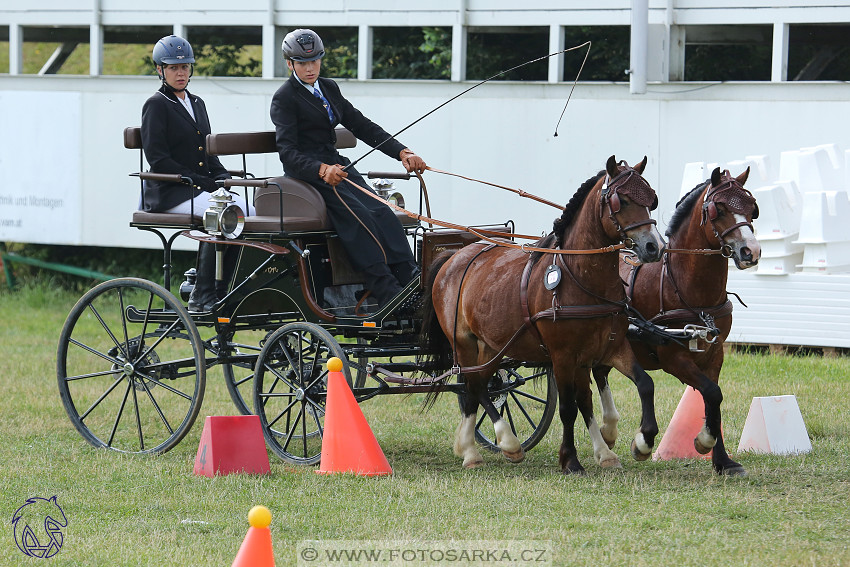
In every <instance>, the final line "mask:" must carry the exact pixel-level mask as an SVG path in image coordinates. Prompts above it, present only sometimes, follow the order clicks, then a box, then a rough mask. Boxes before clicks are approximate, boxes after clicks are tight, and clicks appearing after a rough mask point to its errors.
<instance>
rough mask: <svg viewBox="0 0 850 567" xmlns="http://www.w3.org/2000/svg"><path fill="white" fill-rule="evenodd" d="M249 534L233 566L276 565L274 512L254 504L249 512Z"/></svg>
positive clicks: (262, 566)
mask: <svg viewBox="0 0 850 567" xmlns="http://www.w3.org/2000/svg"><path fill="white" fill-rule="evenodd" d="M248 523H250V524H251V527H250V528H248V534H247V535H246V536H245V539H244V540H243V541H242V546H241V547H240V548H239V553H237V554H236V559H234V560H233V565H232V566H231V567H274V552H273V551H272V533H271V530H269V524H271V523H272V513H271V512H269V509H268V508H266V507H265V506H254V507H253V508H251V511H250V512H248Z"/></svg>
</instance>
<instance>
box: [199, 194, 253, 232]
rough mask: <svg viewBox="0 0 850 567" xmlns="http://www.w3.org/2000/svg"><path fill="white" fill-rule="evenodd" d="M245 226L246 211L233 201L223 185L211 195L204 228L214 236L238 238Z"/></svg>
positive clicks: (205, 213) (205, 212) (205, 214)
mask: <svg viewBox="0 0 850 567" xmlns="http://www.w3.org/2000/svg"><path fill="white" fill-rule="evenodd" d="M244 226H245V213H243V212H242V209H241V208H240V207H239V205H235V204H234V203H233V197H231V196H230V193H228V192H227V190H226V189H224V188H223V187H222V188H220V189H218V190H216V191H215V192H214V193H213V194H212V195H210V207H209V208H208V209H207V210H206V211H204V230H205V231H206V232H207V234H211V235H213V236H223V237H224V238H227V239H233V238H237V237H238V236H239V235H240V234H242V229H243V228H244Z"/></svg>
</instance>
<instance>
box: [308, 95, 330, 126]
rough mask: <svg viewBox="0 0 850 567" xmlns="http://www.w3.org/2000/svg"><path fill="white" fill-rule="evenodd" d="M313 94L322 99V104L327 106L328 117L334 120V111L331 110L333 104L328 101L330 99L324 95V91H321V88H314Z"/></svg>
mask: <svg viewBox="0 0 850 567" xmlns="http://www.w3.org/2000/svg"><path fill="white" fill-rule="evenodd" d="M313 96H314V97H316V98H317V99H319V100H320V101H322V106H324V107H325V110H327V111H328V118H329V119H330V121H331V122H333V121H334V111H333V110H331V104H330V103H329V102H328V99H326V98H325V97H323V96H322V93H320V92H319V89H313Z"/></svg>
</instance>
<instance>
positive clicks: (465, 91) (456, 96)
mask: <svg viewBox="0 0 850 567" xmlns="http://www.w3.org/2000/svg"><path fill="white" fill-rule="evenodd" d="M585 46H587V52H586V53H585V54H584V60H583V61H582V63H581V67H580V68H579V71H578V73H577V74H576V78H575V80H574V81H573V86H572V87H571V88H570V94H569V96H568V97H567V102H566V104H564V110H562V111H561V117H560V118H559V119H558V125H560V124H561V118H563V117H564V112H566V110H567V105H568V104H569V103H570V98H571V97H572V96H573V90H575V87H576V83H578V79H579V76H580V75H581V72H582V70H583V69H584V64H585V62H586V61H587V56H588V55H589V54H590V41H586V42H584V43H582V44H581V45H576V46H574V47H568V48H567V49H562V50H560V51H556V52H555V53H550V54H548V55H543V56H542V57H538V58H536V59H531V60H529V61H526V62H525V63H520V64H519V65H516V66H514V67H511V68H510V69H507V70H506V71H500V72H498V73H496V74H495V75H493V76H492V77H488V78H487V79H484V80H483V81H481V82H479V83H476V84H474V85H472V86H471V87H469V88H468V89H466V90H464V91H461V92H460V93H458V94H456V95H455V96H453V97H452V98H450V99H448V100H447V101H445V102H443V103H441V104H440V105H438V106H436V107H434V108H433V109H432V110H429V111H428V112H426V113H425V114H423V115H422V116H420V117H419V118H417V119H416V120H414V121H413V122H411V123H410V124H408V125H407V126H405V127H404V128H402V129H401V130H399V131H398V132H396V133H395V134H393V135H392V136H390V137H389V138H387V139H386V140H384V141H382V142H381V143H379V144H377V145H376V146H374V147H373V148H372V149H371V150H369V151H368V152H366V153H365V154H363V155H362V156H360V157H359V158H357V159H356V160H354V161H353V162H351V163H350V164H348V165H347V166H345V167H344V168H343V170H347V169H348V168H350V167H354V166H355V165H357V164H358V163H359V162H360V161H361V160H363V159H364V158H365V157H366V156H368V155H370V154H371V153H372V152H374V151H375V150H377V149H378V148H380V147H381V146H383V145H384V144H385V143H387V142H389V141H390V140H392V139H394V138H395V137H396V136H398V135H399V134H401V133H403V132H405V131H406V130H407V129H409V128H410V127H411V126H413V125H415V124H418V123H419V122H421V121H422V120H424V119H425V118H427V117H429V116H431V115H432V114H434V113H435V112H437V111H438V110H440V109H441V108H443V107H444V106H446V105H447V104H449V103H450V102H452V101H454V100H455V99H457V98H460V97H462V96H463V95H465V94H466V93H468V92H469V91H471V90H473V89H477V88H478V87H480V86H481V85H483V84H484V83H487V82H489V81H492V80H493V79H495V78H496V77H500V76H502V75H504V74H506V73H510V72H511V71H515V70H517V69H519V68H521V67H525V66H526V65H531V64H532V63H537V62H538V61H542V60H544V59H549V58H550V57H554V56H556V55H561V54H563V53H567V52H569V51H575V50H577V49H581V48H582V47H585ZM557 135H558V126H556V127H555V136H557Z"/></svg>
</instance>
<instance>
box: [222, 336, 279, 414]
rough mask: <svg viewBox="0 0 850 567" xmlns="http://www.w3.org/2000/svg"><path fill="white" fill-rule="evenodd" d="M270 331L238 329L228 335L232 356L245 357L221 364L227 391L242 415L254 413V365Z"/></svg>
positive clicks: (228, 344) (228, 346) (228, 345)
mask: <svg viewBox="0 0 850 567" xmlns="http://www.w3.org/2000/svg"><path fill="white" fill-rule="evenodd" d="M267 335H268V331H262V330H256V331H237V332H235V333H232V334H230V335H229V336H228V337H227V348H228V349H229V350H230V355H231V356H237V357H245V359H244V360H240V361H236V362H226V363H223V364H222V365H221V370H222V372H223V373H224V383H225V384H226V385H227V392H228V393H229V394H230V399H232V400H233V404H234V405H235V406H236V409H237V410H239V412H240V413H241V414H242V415H251V414H252V413H254V411H253V409H252V406H253V400H254V366H255V364H256V361H257V356H258V355H259V354H260V350H261V349H262V343H263V341H264V339H265V337H266V336H267Z"/></svg>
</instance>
